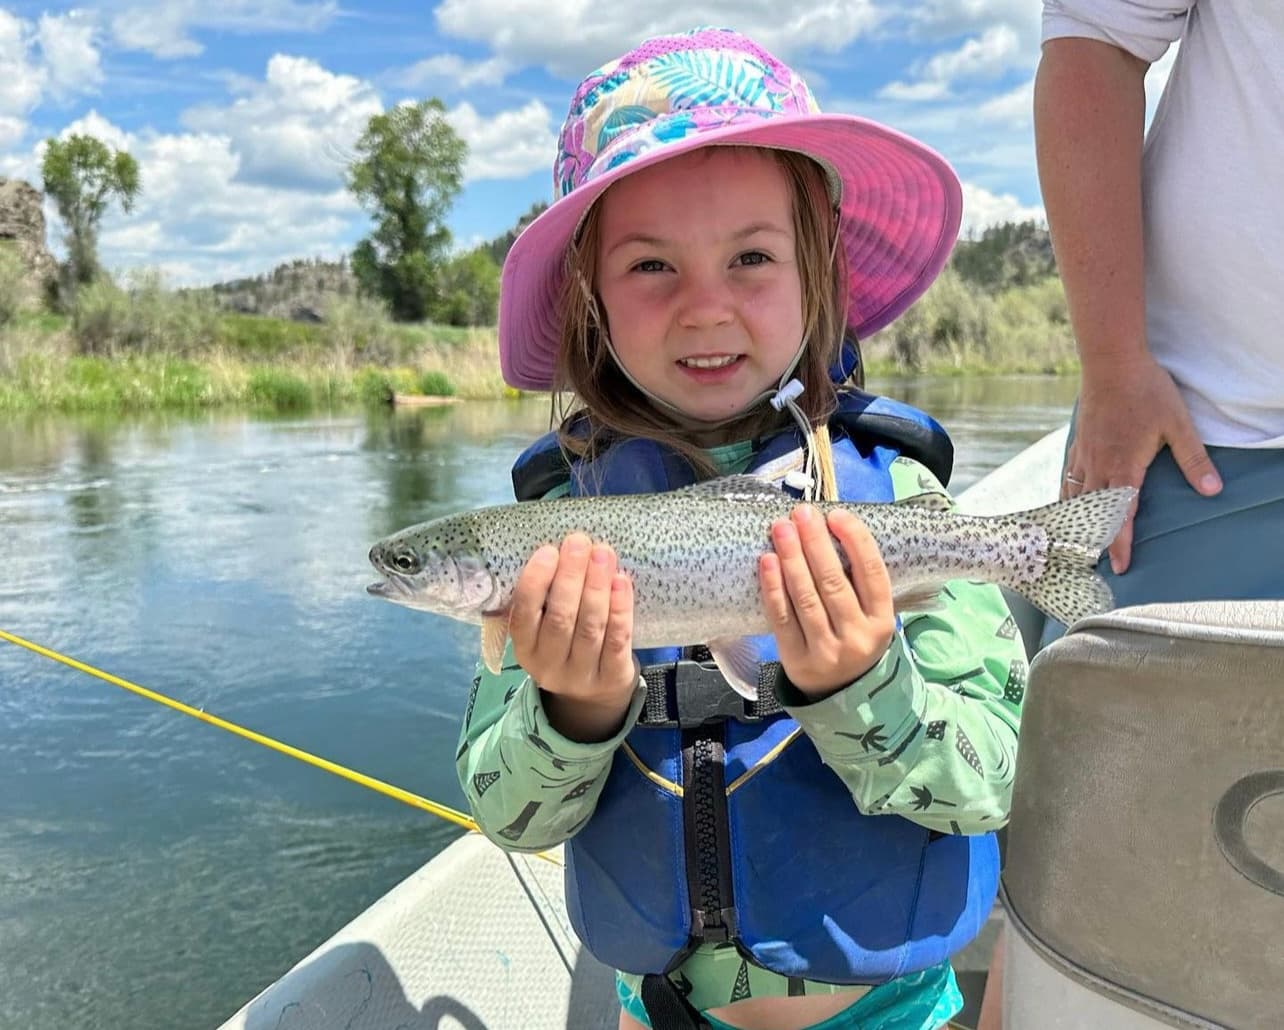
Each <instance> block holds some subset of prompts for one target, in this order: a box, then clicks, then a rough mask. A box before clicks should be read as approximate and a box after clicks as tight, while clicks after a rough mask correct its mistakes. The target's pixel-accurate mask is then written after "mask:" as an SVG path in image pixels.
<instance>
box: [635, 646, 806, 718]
mask: <svg viewBox="0 0 1284 1030" xmlns="http://www.w3.org/2000/svg"><path fill="white" fill-rule="evenodd" d="M774 665H775V663H772V664H771V666H768V667H764V668H765V670H766V672H765V674H764V676H763V679H764V680H767V681H768V683H770V682H771V681H773V680H774V678H775V671H774ZM642 678H643V679H644V680H645V681H646V703H645V704H644V705H643V706H642V715H641V717H640V718H639V719H638V723H639V725H642V726H658V727H665V728H669V729H675V728H676V729H684V730H685V729H692V728H694V727H696V726H703V725H705V723H710V722H717V721H718V720H721V719H738V720H740V721H741V722H758V721H760V720H762V719H766V718H768V717H770V716H772V715H776V714H777V713H779V712H781V711H783V709H782V708H781V707H780V705H779V703H778V702H777V701H776V697H775V694H774V693H773V692H772V691H771V688H770V686H768V687H767V689H766V690H765V691H764V690H763V688H762V686H761V684H760V686H759V693H758V700H756V701H750V700H748V699H747V698H744V697H741V696H740V695H739V694H737V693H736V692H735V690H734V689H733V688H732V686H731V684H730V683H728V682H727V681H726V678H725V677H724V676H723V675H722V672H721V671H720V670H719V669H718V666H717V664H716V663H714V662H697V661H692V660H691V659H689V658H683V659H681V660H679V661H677V662H669V663H665V664H663V665H648V666H647V667H646V668H644V669H643V670H642Z"/></svg>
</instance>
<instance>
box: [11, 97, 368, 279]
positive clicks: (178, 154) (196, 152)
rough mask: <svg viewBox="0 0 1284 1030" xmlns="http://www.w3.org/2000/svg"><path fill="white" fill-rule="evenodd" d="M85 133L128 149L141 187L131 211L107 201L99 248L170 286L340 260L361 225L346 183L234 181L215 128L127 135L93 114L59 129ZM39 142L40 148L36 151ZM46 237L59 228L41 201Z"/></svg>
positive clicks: (55, 237)
mask: <svg viewBox="0 0 1284 1030" xmlns="http://www.w3.org/2000/svg"><path fill="white" fill-rule="evenodd" d="M75 132H81V133H89V134H91V135H94V136H96V137H98V138H99V139H101V140H103V141H104V142H107V143H109V144H110V145H112V146H114V147H122V148H124V149H126V150H128V151H129V153H131V154H132V155H133V156H134V158H135V159H136V160H137V161H138V164H139V173H140V178H141V181H142V190H141V192H140V194H139V197H138V201H137V204H136V206H135V209H134V211H133V212H132V213H131V214H129V215H125V214H122V213H121V212H120V211H119V208H118V206H117V205H115V204H113V205H112V206H111V207H109V209H108V213H107V214H106V215H105V216H104V218H103V225H102V232H101V234H100V237H99V243H100V255H101V257H102V259H103V262H104V264H106V265H107V267H108V268H111V269H113V270H116V271H120V270H123V269H127V268H133V267H142V266H146V267H150V268H158V269H160V270H161V271H162V272H163V273H165V274H166V276H167V277H168V279H169V280H170V281H171V282H172V283H173V284H174V285H195V284H200V283H209V282H215V281H218V280H220V279H227V278H232V277H235V276H240V275H251V274H259V273H261V272H264V271H267V270H269V269H270V268H272V267H273V266H275V265H277V264H279V263H281V262H283V261H287V260H291V259H293V258H297V257H300V256H324V257H338V256H339V255H341V254H342V253H344V252H346V251H347V250H348V249H349V248H350V246H351V241H352V240H353V239H355V236H356V235H357V231H358V230H359V228H360V226H361V212H360V209H359V208H358V207H357V205H356V202H355V200H354V199H353V198H352V196H351V195H350V194H348V193H347V191H346V190H344V189H342V188H341V187H338V185H337V184H335V187H334V188H333V189H331V190H329V191H326V192H312V193H308V192H303V191H300V190H285V189H276V188H272V187H269V186H263V185H259V184H255V183H247V182H245V181H243V180H242V179H241V178H239V171H240V166H241V158H240V157H239V155H238V154H237V153H236V152H235V150H234V149H233V146H232V141H231V139H230V138H228V137H226V136H222V135H218V134H212V133H194V132H188V133H177V134H173V133H156V132H152V131H146V132H140V133H130V132H126V131H125V130H123V129H121V128H120V127H119V126H117V125H115V124H113V123H112V122H110V121H108V120H107V119H105V118H103V117H102V116H101V115H100V114H98V113H96V112H90V114H88V115H86V116H85V117H84V118H80V119H77V120H76V121H75V122H73V123H71V124H70V125H68V126H67V127H66V128H65V129H63V131H62V135H63V136H68V135H70V134H72V133H75ZM42 147H43V145H42V146H41V147H37V148H36V156H37V157H38V155H39V151H40V150H41V149H42ZM46 217H47V218H48V219H49V239H50V243H51V244H53V245H54V249H55V250H61V237H62V234H63V229H62V226H61V224H60V223H59V221H58V219H57V213H56V211H54V210H53V209H52V206H47V209H46Z"/></svg>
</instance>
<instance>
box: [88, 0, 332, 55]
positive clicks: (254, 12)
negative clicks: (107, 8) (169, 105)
mask: <svg viewBox="0 0 1284 1030" xmlns="http://www.w3.org/2000/svg"><path fill="white" fill-rule="evenodd" d="M338 11H339V5H338V3H337V2H335V0H324V2H320V3H304V2H298V0H218V2H217V3H212V2H207V0H169V2H168V3H165V4H163V5H156V4H147V5H141V4H138V5H134V6H130V7H127V8H125V9H124V10H123V11H121V12H120V13H119V14H117V15H116V16H115V17H113V18H112V20H111V29H112V33H113V35H114V36H115V39H116V42H117V43H118V44H119V45H120V46H121V47H123V48H125V49H127V50H145V51H147V52H148V53H150V54H152V55H153V56H155V57H160V58H175V57H193V56H195V55H196V54H199V53H202V52H203V51H204V49H205V48H204V46H202V45H201V44H200V43H199V42H197V41H196V40H195V39H194V38H192V35H191V32H192V31H193V30H200V29H214V30H221V31H228V32H240V33H253V32H315V31H318V30H320V29H322V28H325V27H326V26H327V25H328V24H329V23H330V22H331V21H332V20H333V19H334V18H335V16H336V15H337V14H338Z"/></svg>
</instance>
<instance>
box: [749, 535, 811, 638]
mask: <svg viewBox="0 0 1284 1030" xmlns="http://www.w3.org/2000/svg"><path fill="white" fill-rule="evenodd" d="M758 584H759V586H760V587H761V588H762V610H763V614H764V615H766V616H767V625H769V626H770V627H771V632H772V635H773V636H774V637H775V638H776V646H777V649H778V650H780V651H797V650H801V649H802V648H803V647H804V646H805V644H806V641H805V640H804V639H803V633H802V627H801V626H799V625H798V618H797V616H795V615H794V606H793V602H791V601H790V600H789V594H788V593H787V592H786V590H785V581H784V578H783V577H782V576H781V573H780V556H779V555H776V554H772V553H771V552H770V551H768V552H767V553H766V554H764V555H763V556H762V557H761V558H759V559H758Z"/></svg>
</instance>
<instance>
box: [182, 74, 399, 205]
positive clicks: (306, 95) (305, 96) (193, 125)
mask: <svg viewBox="0 0 1284 1030" xmlns="http://www.w3.org/2000/svg"><path fill="white" fill-rule="evenodd" d="M243 92H244V95H243V96H241V97H238V98H237V99H236V100H235V101H233V103H232V104H231V105H230V106H228V107H212V106H201V107H194V108H190V109H188V110H187V111H185V112H184V113H183V116H182V121H183V124H184V126H185V127H187V128H189V129H194V130H196V131H198V132H202V133H210V134H215V135H218V136H221V137H225V138H226V139H227V140H228V141H229V145H230V148H231V150H232V151H234V152H235V153H236V154H237V156H238V158H239V160H240V162H241V166H240V172H239V175H240V178H242V179H243V180H245V181H246V182H257V183H261V184H265V185H275V186H289V187H294V188H300V189H314V190H315V189H327V188H333V187H336V186H338V185H339V184H340V182H341V177H342V173H343V169H344V167H345V166H346V165H347V163H348V160H349V159H350V155H351V152H352V147H353V144H354V143H355V142H356V140H357V137H358V136H360V135H361V132H362V131H363V130H364V129H365V127H366V123H367V122H368V121H369V119H370V117H371V116H372V115H375V114H379V113H380V112H381V111H382V110H383V104H382V102H381V101H380V99H379V96H378V94H377V93H376V92H375V89H374V87H373V86H371V85H370V84H369V83H368V82H364V81H362V80H361V79H357V78H354V77H353V76H350V75H336V74H334V73H333V72H330V71H327V70H326V69H325V68H322V67H321V66H320V65H319V64H317V63H316V62H315V61H312V60H309V59H307V58H303V57H289V56H286V55H284V54H275V55H274V56H273V57H272V58H271V60H269V61H268V66H267V76H266V79H265V80H264V81H263V82H261V83H252V84H245V85H244V86H243Z"/></svg>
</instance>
